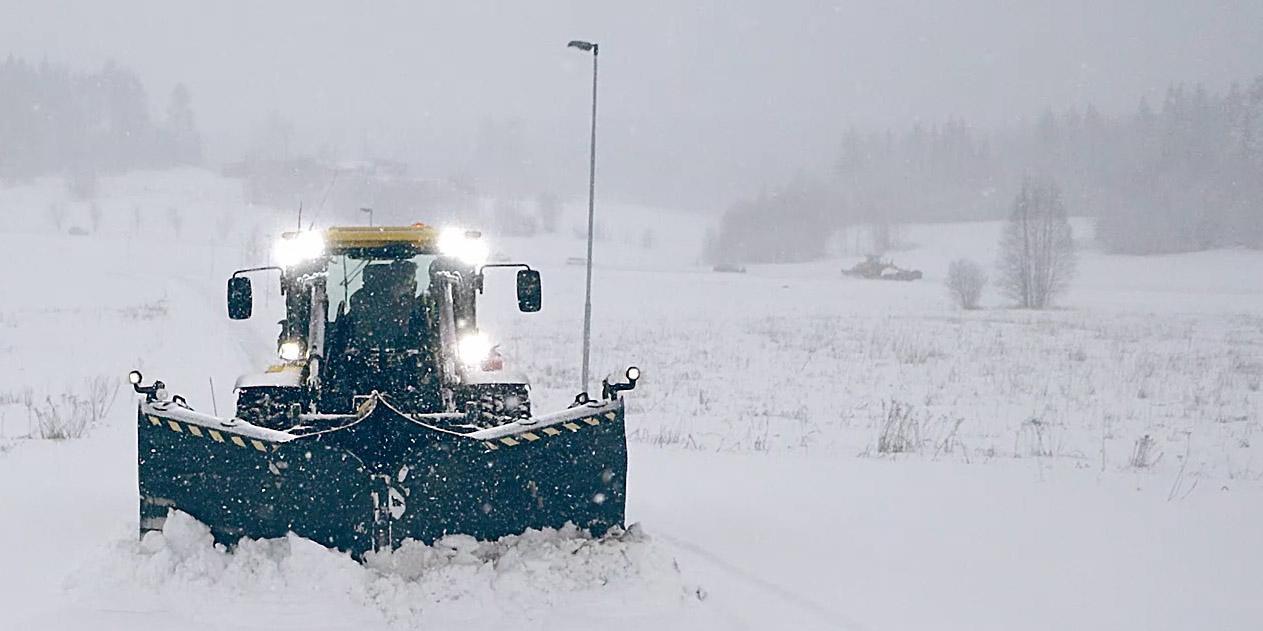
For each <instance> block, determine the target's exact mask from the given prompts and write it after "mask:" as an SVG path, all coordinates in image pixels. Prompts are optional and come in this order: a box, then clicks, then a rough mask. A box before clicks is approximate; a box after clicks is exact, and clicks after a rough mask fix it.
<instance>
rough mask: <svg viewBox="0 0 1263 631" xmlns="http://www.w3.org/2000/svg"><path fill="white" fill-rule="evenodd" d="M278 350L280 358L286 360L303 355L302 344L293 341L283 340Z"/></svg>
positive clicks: (296, 358) (295, 359)
mask: <svg viewBox="0 0 1263 631" xmlns="http://www.w3.org/2000/svg"><path fill="white" fill-rule="evenodd" d="M280 352H281V359H283V360H285V361H287V362H292V361H298V359H299V358H301V357H302V356H303V345H302V344H300V343H298V342H294V341H288V342H283V343H281V351H280Z"/></svg>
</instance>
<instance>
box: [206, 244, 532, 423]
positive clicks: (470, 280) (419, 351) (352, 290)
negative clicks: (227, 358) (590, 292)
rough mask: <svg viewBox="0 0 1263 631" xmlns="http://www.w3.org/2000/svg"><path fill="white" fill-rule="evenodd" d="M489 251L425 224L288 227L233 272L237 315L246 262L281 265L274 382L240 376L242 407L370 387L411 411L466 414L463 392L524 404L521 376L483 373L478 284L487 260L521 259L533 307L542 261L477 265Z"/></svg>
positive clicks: (324, 401)
mask: <svg viewBox="0 0 1263 631" xmlns="http://www.w3.org/2000/svg"><path fill="white" fill-rule="evenodd" d="M486 255H487V246H486V243H485V242H484V241H483V240H482V236H481V234H479V233H478V232H475V231H465V230H459V229H447V230H443V231H440V230H436V229H435V228H432V227H430V226H426V225H424V224H415V225H412V226H406V227H341V228H329V229H328V230H325V231H320V232H316V231H307V232H291V233H286V234H285V235H283V237H282V239H281V241H280V242H279V244H278V247H277V250H276V258H277V260H278V262H279V263H280V265H279V266H277V267H269V268H255V269H248V270H242V271H239V272H237V273H236V274H234V275H233V277H232V278H231V279H230V280H229V284H228V312H229V317H232V318H234V319H244V318H248V317H250V315H251V314H252V311H253V308H252V298H253V291H252V288H251V285H250V279H249V277H248V276H247V274H250V273H252V272H261V271H279V273H280V289H281V293H282V294H283V296H284V298H285V318H284V320H282V321H281V322H280V325H281V326H280V334H279V336H278V341H277V348H278V355H279V356H280V359H281V361H282V362H283V363H282V364H280V368H279V369H278V368H274V369H273V371H274V374H277V375H278V379H277V380H276V381H277V383H267V379H266V377H263V376H260V375H252V376H250V377H249V378H248V379H247V380H246V381H243V382H239V384H238V389H237V394H238V416H240V417H241V418H243V419H246V420H250V421H252V422H257V423H264V424H273V425H274V424H275V423H276V421H275V420H274V421H272V422H271V423H268V422H267V421H266V419H278V418H286V417H288V418H289V419H294V418H297V417H298V416H301V415H304V414H307V415H311V414H317V415H329V414H335V415H336V414H351V413H353V412H355V411H356V410H357V409H358V408H359V406H360V405H361V404H362V403H363V402H364V401H365V400H367V399H368V398H369V397H372V396H374V395H382V396H386V397H389V398H390V400H391V402H392V404H393V405H395V406H397V407H399V408H400V409H402V410H405V411H407V412H409V413H416V414H453V413H461V414H463V413H465V412H466V410H464V409H460V407H461V405H460V403H461V402H465V401H468V400H469V398H470V397H471V396H472V397H473V398H475V399H477V400H479V401H481V400H483V399H489V400H490V401H491V402H492V404H491V408H492V409H493V410H495V411H498V412H500V413H501V414H500V415H499V416H498V417H497V418H495V419H493V420H504V419H503V418H500V417H506V416H507V417H509V418H516V417H520V416H529V413H530V408H529V403H528V402H527V400H528V397H527V385H526V383H525V381H524V380H521V379H515V378H514V377H511V376H508V375H498V374H491V373H497V372H499V369H500V367H501V366H502V360H501V359H500V358H499V357H498V354H497V353H496V351H495V349H494V347H493V346H492V345H491V344H490V342H489V341H488V340H487V338H486V336H485V335H484V334H483V333H481V332H480V331H479V329H478V308H477V296H478V294H479V293H481V291H482V288H483V273H484V270H486V269H487V268H494V267H518V268H521V269H519V271H518V276H517V280H518V305H519V308H520V309H521V310H522V311H526V312H531V311H538V310H539V308H540V282H539V273H538V272H536V271H535V270H532V269H530V267H529V266H526V265H523V264H498V265H484V264H483V263H484V261H485V259H486ZM295 372H297V373H298V375H299V376H300V379H299V383H298V384H297V385H295V384H294V383H292V381H293V380H292V376H293V375H294V373H295ZM265 374H266V373H265ZM286 374H288V375H289V376H290V379H289V380H288V381H286V380H283V379H281V378H280V375H286ZM474 391H476V392H474ZM506 398H507V399H511V401H508V402H507V403H514V402H516V405H507V404H506V401H505V399H506ZM278 406H279V408H278ZM281 408H283V409H281ZM509 408H511V409H509ZM280 412H285V414H281V415H280V416H278V413H280ZM286 422H289V421H281V424H285V423H286ZM277 429H280V428H279V427H278V428H277Z"/></svg>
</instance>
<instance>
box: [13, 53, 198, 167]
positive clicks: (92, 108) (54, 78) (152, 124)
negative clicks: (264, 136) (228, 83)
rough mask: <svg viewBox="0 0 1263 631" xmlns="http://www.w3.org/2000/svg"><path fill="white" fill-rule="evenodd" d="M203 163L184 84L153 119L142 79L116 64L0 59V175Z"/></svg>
mask: <svg viewBox="0 0 1263 631" xmlns="http://www.w3.org/2000/svg"><path fill="white" fill-rule="evenodd" d="M201 161H202V140H201V137H200V135H199V134H198V132H197V126H196V123H195V120H194V116H193V107H192V98H191V96H190V94H189V91H188V89H187V88H186V87H185V86H183V85H177V86H175V88H174V89H173V90H172V92H171V94H170V96H169V98H168V100H167V104H166V108H165V111H164V112H163V115H162V116H161V117H160V118H155V117H154V116H152V115H151V114H150V104H149V99H148V96H147V95H146V92H145V88H144V85H143V84H142V83H141V81H140V79H139V77H138V76H137V75H136V73H135V72H133V71H132V70H130V69H128V68H124V67H122V66H119V65H117V64H115V63H113V62H107V63H106V64H104V65H103V66H102V67H101V68H100V69H99V70H96V71H88V72H84V71H77V70H73V69H71V68H68V67H66V66H62V65H58V64H54V63H50V62H48V61H41V62H38V63H32V62H29V61H26V60H24V59H20V58H17V57H14V56H9V57H8V58H7V59H5V60H4V62H2V63H0V181H22V180H26V179H30V178H33V177H39V176H44V175H65V176H67V177H68V178H72V181H79V182H83V181H92V180H94V178H95V176H96V175H98V174H105V173H118V172H122V171H127V170H130V169H136V168H157V167H167V166H176V165H182V164H198V163H200V162H201Z"/></svg>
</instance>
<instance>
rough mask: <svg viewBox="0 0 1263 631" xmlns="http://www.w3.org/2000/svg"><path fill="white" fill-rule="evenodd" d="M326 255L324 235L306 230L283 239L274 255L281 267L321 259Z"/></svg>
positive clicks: (278, 243)
mask: <svg viewBox="0 0 1263 631" xmlns="http://www.w3.org/2000/svg"><path fill="white" fill-rule="evenodd" d="M324 253H325V237H324V234H323V233H321V232H318V231H315V230H306V231H303V232H299V233H297V234H291V235H289V236H286V237H281V240H280V241H277V242H276V249H275V250H274V252H273V254H274V255H275V256H276V262H277V263H279V264H280V266H281V267H290V266H293V265H297V264H299V263H302V262H303V261H310V260H312V259H315V258H319V257H320V256H322V255H323V254H324Z"/></svg>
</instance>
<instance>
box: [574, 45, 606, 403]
mask: <svg viewBox="0 0 1263 631" xmlns="http://www.w3.org/2000/svg"><path fill="white" fill-rule="evenodd" d="M566 46H567V47H568V48H578V49H579V50H581V51H584V52H587V51H592V137H591V141H590V143H589V150H588V256H587V261H586V262H587V281H586V285H585V289H584V295H583V374H582V377H581V379H582V380H583V381H582V382H581V387H580V390H581V391H582V392H587V391H588V383H589V381H588V374H589V370H588V369H589V366H590V364H589V357H590V354H591V351H592V237H593V231H594V216H595V209H596V76H597V73H596V69H597V55H598V54H599V53H600V50H601V48H600V45H598V44H596V43H592V42H584V41H579V40H575V41H572V42H570V43H569V44H567V45H566Z"/></svg>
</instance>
